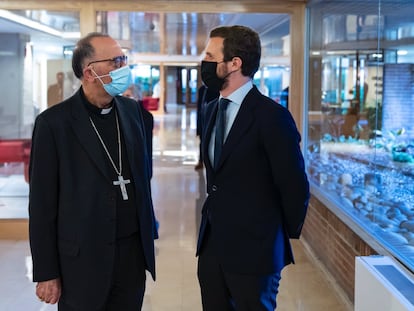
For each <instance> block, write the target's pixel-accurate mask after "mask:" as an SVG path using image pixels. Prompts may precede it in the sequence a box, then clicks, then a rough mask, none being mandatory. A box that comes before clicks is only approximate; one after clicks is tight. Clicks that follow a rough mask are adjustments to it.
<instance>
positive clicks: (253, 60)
mask: <svg viewBox="0 0 414 311" xmlns="http://www.w3.org/2000/svg"><path fill="white" fill-rule="evenodd" d="M215 37H220V38H223V39H224V41H223V55H224V59H223V60H224V61H230V60H232V58H233V57H240V59H241V60H242V61H243V63H242V68H241V70H242V74H243V75H244V76H249V77H251V78H253V76H254V74H255V73H256V71H257V70H258V69H259V66H260V57H261V43H260V38H259V35H258V34H257V32H255V31H254V30H252V29H250V28H248V27H245V26H239V25H235V26H222V27H217V28H215V29H213V30H212V31H211V32H210V38H215Z"/></svg>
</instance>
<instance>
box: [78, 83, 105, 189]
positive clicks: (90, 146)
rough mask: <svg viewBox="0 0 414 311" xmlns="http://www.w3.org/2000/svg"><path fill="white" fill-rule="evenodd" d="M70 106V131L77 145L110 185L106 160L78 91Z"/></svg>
mask: <svg viewBox="0 0 414 311" xmlns="http://www.w3.org/2000/svg"><path fill="white" fill-rule="evenodd" d="M74 99H75V100H74V102H73V105H72V108H73V110H72V120H73V122H72V129H73V131H74V133H75V135H76V137H77V138H78V140H79V143H80V144H81V145H82V147H83V148H84V149H85V151H86V153H87V154H88V155H89V157H90V158H91V160H92V161H93V162H94V163H95V165H96V167H97V168H98V170H99V171H100V172H101V173H102V175H104V176H105V178H106V179H107V180H108V181H109V182H111V183H112V181H111V178H110V177H109V176H108V174H107V163H106V161H108V159H106V158H105V154H104V153H103V152H101V150H102V146H101V144H100V142H99V139H98V137H97V136H96V133H95V131H94V129H93V127H92V125H91V122H90V120H89V114H88V112H87V110H86V107H85V106H84V103H83V102H82V98H81V94H80V91H78V92H77V93H76V94H75V95H74Z"/></svg>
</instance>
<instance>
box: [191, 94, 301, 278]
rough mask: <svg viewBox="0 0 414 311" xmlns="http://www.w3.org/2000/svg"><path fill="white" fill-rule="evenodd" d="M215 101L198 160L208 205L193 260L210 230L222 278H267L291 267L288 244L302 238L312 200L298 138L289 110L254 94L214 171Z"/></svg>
mask: <svg viewBox="0 0 414 311" xmlns="http://www.w3.org/2000/svg"><path fill="white" fill-rule="evenodd" d="M217 105H218V101H217V100H216V101H214V102H211V103H210V104H209V105H208V106H207V107H206V114H205V116H206V124H207V126H205V128H204V132H203V135H204V136H203V138H202V140H201V141H202V142H203V152H204V154H203V155H204V156H203V159H204V162H205V168H206V173H207V193H208V197H207V199H206V201H205V203H204V206H203V210H202V221H201V226H200V233H199V239H198V245H197V254H202V251H203V242H204V239H205V233H206V227H207V223H209V234H210V241H211V243H212V245H213V247H215V250H216V253H217V254H218V256H219V260H220V262H221V263H222V265H223V267H225V268H226V269H227V271H232V272H235V273H243V274H246V273H248V274H268V273H273V272H277V271H280V270H281V269H282V268H283V267H284V266H285V265H287V264H289V263H292V262H293V261H294V260H293V254H292V250H291V246H290V242H289V238H299V236H300V233H301V229H302V225H303V222H304V219H305V215H306V210H307V206H308V199H309V184H308V179H307V176H306V173H305V167H304V159H303V156H302V153H301V150H300V135H299V133H298V131H297V128H296V125H295V123H294V120H293V118H292V116H291V114H290V113H289V111H288V110H287V109H285V108H284V107H282V106H281V105H279V104H277V103H276V102H274V101H273V100H271V99H270V98H268V97H266V96H263V95H262V94H261V93H260V92H259V91H258V90H257V88H256V87H253V88H252V89H251V90H250V91H249V93H248V94H247V95H246V97H245V98H244V100H243V103H242V104H241V107H240V110H239V112H238V114H237V116H236V119H235V121H234V123H233V125H232V127H231V129H230V132H229V134H228V136H227V139H226V141H225V144H224V146H223V150H222V154H221V158H220V161H219V165H218V168H217V169H216V170H214V169H213V167H212V163H211V162H210V158H209V156H208V146H209V142H210V138H211V132H212V129H213V127H214V123H215V116H216V112H217Z"/></svg>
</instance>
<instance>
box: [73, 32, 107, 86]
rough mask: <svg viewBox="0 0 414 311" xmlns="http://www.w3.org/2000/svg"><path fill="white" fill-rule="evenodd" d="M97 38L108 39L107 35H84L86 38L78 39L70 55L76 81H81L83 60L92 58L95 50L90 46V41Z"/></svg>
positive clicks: (96, 33)
mask: <svg viewBox="0 0 414 311" xmlns="http://www.w3.org/2000/svg"><path fill="white" fill-rule="evenodd" d="M99 37H109V35H107V34H103V33H100V32H91V33H89V34H88V35H86V37H84V38H82V39H80V40H79V41H78V43H77V44H76V47H75V49H74V50H73V55H72V69H73V72H74V74H75V76H76V77H77V78H78V79H81V78H82V76H83V66H84V65H85V64H84V62H85V60H87V59H90V58H92V57H93V56H94V54H95V49H94V48H93V46H92V44H91V40H92V39H93V38H99Z"/></svg>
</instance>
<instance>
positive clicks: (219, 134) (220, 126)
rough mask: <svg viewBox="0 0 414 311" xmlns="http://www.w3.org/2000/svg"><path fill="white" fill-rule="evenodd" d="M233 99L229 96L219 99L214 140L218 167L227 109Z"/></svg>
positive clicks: (215, 165) (215, 163) (215, 162)
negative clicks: (228, 97)
mask: <svg viewBox="0 0 414 311" xmlns="http://www.w3.org/2000/svg"><path fill="white" fill-rule="evenodd" d="M230 102H231V100H229V99H227V98H221V99H220V101H219V107H218V111H217V117H216V137H215V141H214V168H215V169H216V168H217V165H218V162H219V159H220V155H221V149H222V148H223V143H224V132H225V129H226V109H227V106H228V105H229V103H230Z"/></svg>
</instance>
